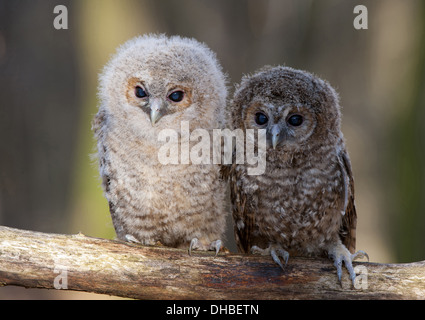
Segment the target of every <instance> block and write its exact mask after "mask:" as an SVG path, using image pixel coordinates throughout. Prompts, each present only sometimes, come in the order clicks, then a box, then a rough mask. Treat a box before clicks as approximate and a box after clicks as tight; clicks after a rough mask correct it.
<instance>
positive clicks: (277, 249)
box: [251, 244, 289, 269]
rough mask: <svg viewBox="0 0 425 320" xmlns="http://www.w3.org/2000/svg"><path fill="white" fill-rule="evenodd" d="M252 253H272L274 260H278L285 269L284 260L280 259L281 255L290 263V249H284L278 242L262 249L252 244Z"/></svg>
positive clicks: (286, 262) (266, 254)
mask: <svg viewBox="0 0 425 320" xmlns="http://www.w3.org/2000/svg"><path fill="white" fill-rule="evenodd" d="M251 253H253V254H261V255H263V256H268V255H271V256H272V258H273V261H274V262H276V263H277V264H278V265H279V266H280V267H281V268H282V269H284V267H283V264H282V262H281V261H280V258H279V257H282V258H283V260H284V261H285V265H287V264H288V260H289V253H288V251H286V250H285V249H283V248H282V247H281V246H280V245H278V244H271V245H270V246H269V247H268V248H266V249H261V248H259V247H257V246H252V247H251Z"/></svg>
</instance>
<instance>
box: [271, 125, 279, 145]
mask: <svg viewBox="0 0 425 320" xmlns="http://www.w3.org/2000/svg"><path fill="white" fill-rule="evenodd" d="M271 134H272V145H273V149H276V146H277V144H278V142H279V140H280V128H279V125H278V124H275V125H274V126H273V127H272V130H271Z"/></svg>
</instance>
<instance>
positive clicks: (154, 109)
mask: <svg viewBox="0 0 425 320" xmlns="http://www.w3.org/2000/svg"><path fill="white" fill-rule="evenodd" d="M161 107H162V101H161V99H158V98H156V99H152V102H151V103H150V109H151V112H150V117H151V124H152V126H154V125H155V123H156V122H157V121H158V120H159V119H161V117H162V112H161Z"/></svg>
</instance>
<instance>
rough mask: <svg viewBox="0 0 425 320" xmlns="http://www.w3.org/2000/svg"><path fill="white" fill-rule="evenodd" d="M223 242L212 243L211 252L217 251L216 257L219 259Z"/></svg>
mask: <svg viewBox="0 0 425 320" xmlns="http://www.w3.org/2000/svg"><path fill="white" fill-rule="evenodd" d="M221 244H222V243H221V240H215V241H213V242H211V243H210V250H213V251H214V250H215V256H216V257H217V255H218V252H219V251H220V248H221Z"/></svg>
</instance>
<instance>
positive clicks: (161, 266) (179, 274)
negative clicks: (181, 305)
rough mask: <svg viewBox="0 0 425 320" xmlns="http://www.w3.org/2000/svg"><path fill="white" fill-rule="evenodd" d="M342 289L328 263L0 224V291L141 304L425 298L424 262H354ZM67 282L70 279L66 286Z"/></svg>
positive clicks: (333, 269)
mask: <svg viewBox="0 0 425 320" xmlns="http://www.w3.org/2000/svg"><path fill="white" fill-rule="evenodd" d="M355 265H356V266H357V272H358V273H359V275H358V278H359V279H357V280H358V283H357V285H356V286H357V287H359V289H355V288H353V286H352V284H351V281H350V280H349V278H348V274H347V273H346V272H345V273H344V276H343V284H342V286H341V285H340V284H339V283H338V281H337V276H336V271H335V267H334V266H333V264H332V262H331V261H330V260H327V259H306V258H291V259H290V260H289V263H288V265H287V266H286V268H285V270H284V271H282V270H281V269H280V268H279V267H278V266H277V265H275V264H274V263H273V262H272V261H271V259H270V258H268V257H261V256H252V255H250V256H247V255H239V254H220V255H219V256H218V257H214V256H213V254H212V253H201V252H195V254H194V256H192V257H190V256H189V255H188V254H187V252H186V251H184V250H178V249H172V248H165V247H146V246H139V245H135V244H128V243H122V242H118V241H112V240H106V239H98V238H92V237H87V236H84V235H81V234H77V235H61V234H48V233H40V232H32V231H24V230H19V229H13V228H8V227H0V286H5V285H16V286H23V287H27V288H49V289H54V288H55V286H56V288H57V286H58V285H62V286H63V285H66V286H67V289H68V290H77V291H87V292H95V293H103V294H109V295H115V296H121V297H130V298H137V299H423V298H424V297H425V261H423V262H415V263H408V264H378V263H356V264H355ZM64 281H65V282H64Z"/></svg>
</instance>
